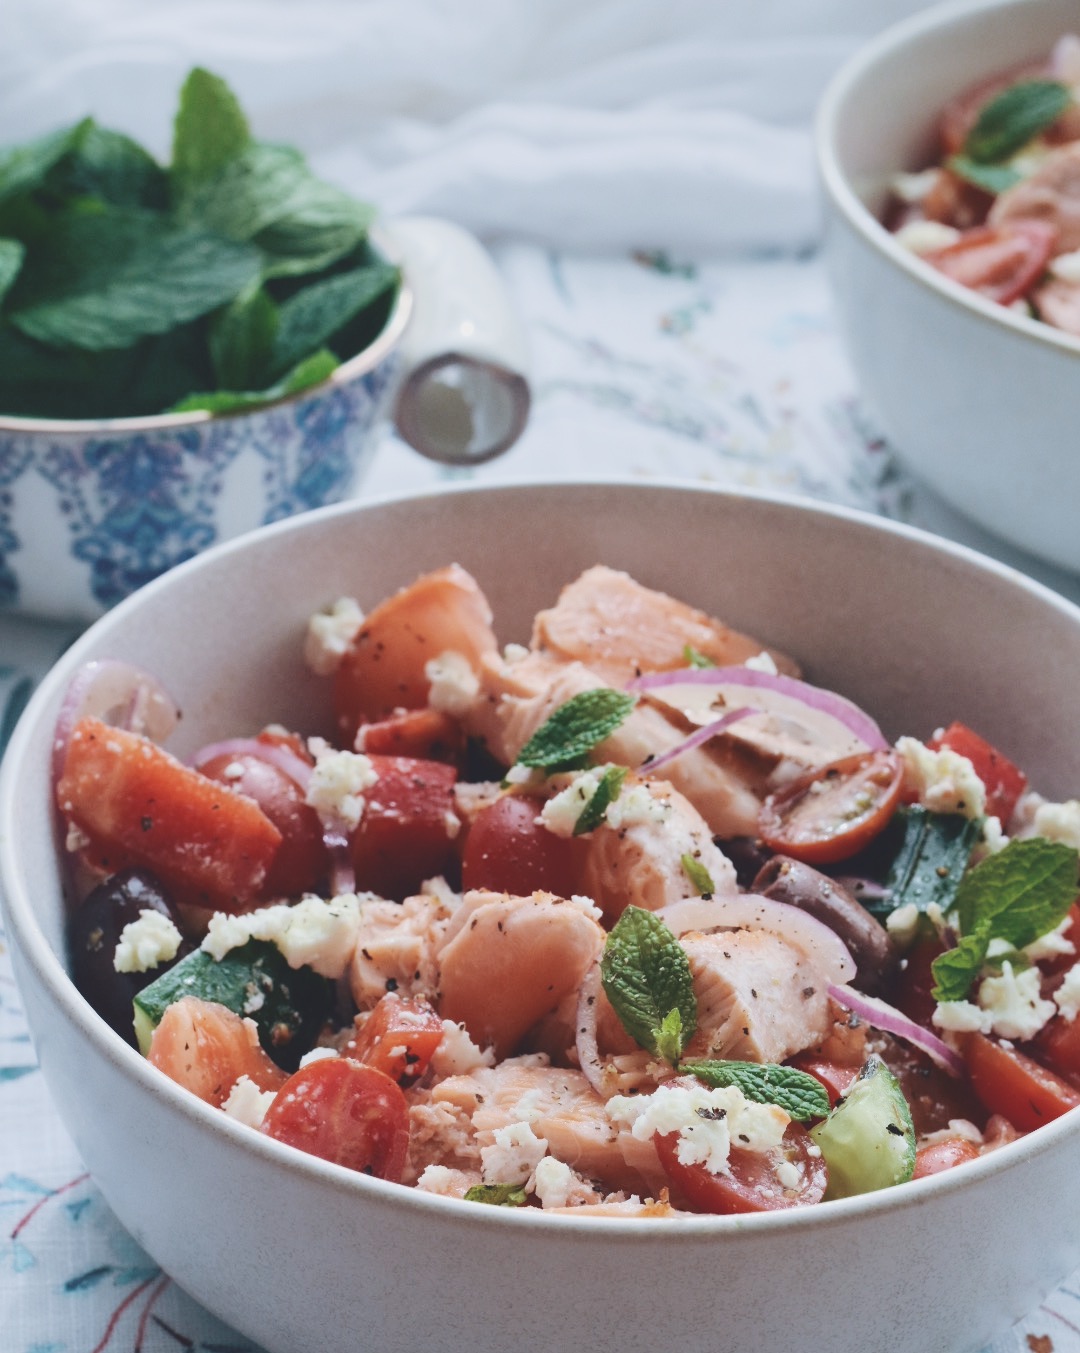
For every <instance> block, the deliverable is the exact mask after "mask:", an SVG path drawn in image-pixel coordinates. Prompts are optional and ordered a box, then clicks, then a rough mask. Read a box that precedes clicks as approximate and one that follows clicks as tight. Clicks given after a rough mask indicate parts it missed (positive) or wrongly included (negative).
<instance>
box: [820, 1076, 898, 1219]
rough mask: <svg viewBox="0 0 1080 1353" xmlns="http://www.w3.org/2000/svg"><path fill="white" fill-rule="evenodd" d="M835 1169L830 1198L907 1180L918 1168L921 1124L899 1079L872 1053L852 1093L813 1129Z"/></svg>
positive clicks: (831, 1172) (827, 1195)
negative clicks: (914, 1117) (913, 1115)
mask: <svg viewBox="0 0 1080 1353" xmlns="http://www.w3.org/2000/svg"><path fill="white" fill-rule="evenodd" d="M810 1135H811V1137H812V1138H813V1139H814V1141H815V1142H816V1143H817V1145H818V1146H819V1147H820V1148H821V1154H822V1155H823V1156H824V1157H825V1164H826V1166H827V1168H828V1171H829V1186H828V1188H827V1189H826V1190H825V1198H826V1201H827V1200H828V1199H830V1198H850V1197H851V1196H852V1195H853V1194H856V1193H871V1192H873V1190H875V1189H887V1188H891V1187H892V1186H893V1185H894V1184H903V1183H905V1182H906V1181H907V1180H909V1179H910V1178H911V1176H912V1174H913V1173H914V1171H915V1125H914V1123H912V1121H911V1110H910V1109H909V1108H908V1104H907V1100H906V1099H905V1098H904V1095H903V1091H902V1090H901V1089H900V1085H899V1083H898V1082H897V1079H896V1077H895V1076H894V1075H893V1073H892V1072H891V1071H890V1070H889V1068H888V1067H887V1066H886V1065H885V1063H884V1062H883V1061H882V1060H881V1058H880V1057H877V1056H871V1057H870V1058H869V1059H868V1061H867V1063H866V1065H865V1066H864V1067H863V1069H862V1071H860V1072H859V1078H858V1080H857V1081H856V1082H855V1084H854V1085H853V1086H852V1087H851V1089H850V1091H849V1092H848V1093H847V1095H846V1096H845V1097H844V1098H843V1099H842V1100H841V1101H840V1102H839V1103H838V1104H837V1106H836V1108H835V1109H833V1111H832V1113H830V1114H829V1116H828V1118H826V1119H825V1121H824V1122H823V1123H819V1124H818V1125H817V1127H815V1128H811V1129H810Z"/></svg>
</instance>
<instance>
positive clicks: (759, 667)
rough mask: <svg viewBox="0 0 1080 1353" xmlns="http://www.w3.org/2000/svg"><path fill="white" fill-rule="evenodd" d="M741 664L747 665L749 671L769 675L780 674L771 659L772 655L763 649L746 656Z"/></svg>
mask: <svg viewBox="0 0 1080 1353" xmlns="http://www.w3.org/2000/svg"><path fill="white" fill-rule="evenodd" d="M743 666H744V667H749V669H750V671H751V672H766V673H768V675H769V676H779V675H780V669H779V668H778V667H777V665H776V663H775V662H774V661H773V655H772V654H771V653H766V652H765V650H764V649H762V651H761V652H760V653H755V654H754V656H753V657H752V658H747V660H746V661H745V662H744V663H743Z"/></svg>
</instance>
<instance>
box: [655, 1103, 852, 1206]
mask: <svg viewBox="0 0 1080 1353" xmlns="http://www.w3.org/2000/svg"><path fill="white" fill-rule="evenodd" d="M655 1140H656V1151H657V1154H658V1155H659V1157H660V1164H661V1165H662V1166H663V1167H664V1173H665V1174H666V1175H667V1177H668V1179H669V1180H670V1181H671V1185H672V1190H673V1192H675V1193H676V1194H677V1195H678V1197H679V1199H680V1200H681V1201H682V1202H683V1203H684V1204H685V1205H686V1206H688V1207H690V1208H691V1209H692V1210H693V1211H695V1212H718V1213H724V1214H728V1213H732V1212H775V1211H779V1210H780V1209H781V1208H787V1207H803V1206H805V1205H806V1204H808V1203H819V1202H820V1201H821V1199H822V1198H823V1197H824V1195H825V1186H826V1184H827V1183H828V1176H827V1171H826V1168H825V1160H824V1158H823V1157H822V1155H821V1152H820V1151H818V1150H817V1149H816V1147H814V1146H813V1142H812V1141H811V1138H810V1134H809V1133H808V1132H807V1130H806V1128H804V1127H803V1126H802V1125H801V1124H800V1123H791V1124H789V1125H788V1129H787V1131H786V1132H785V1133H784V1141H783V1145H782V1146H781V1148H780V1151H779V1152H778V1153H774V1152H766V1151H744V1150H739V1149H737V1148H734V1147H733V1148H732V1150H731V1153H730V1155H729V1157H728V1170H729V1173H727V1174H714V1173H713V1171H712V1170H710V1169H708V1168H707V1167H706V1166H705V1165H701V1164H694V1165H687V1164H685V1163H684V1162H683V1161H681V1160H680V1159H679V1157H678V1144H679V1134H678V1133H677V1132H671V1133H667V1134H665V1135H663V1136H658V1137H657V1138H656V1139H655ZM778 1155H782V1156H783V1158H784V1159H785V1160H786V1161H787V1162H788V1163H789V1164H791V1165H794V1167H795V1169H796V1170H797V1172H798V1176H799V1181H798V1183H797V1184H796V1186H795V1187H794V1188H785V1187H784V1186H783V1185H781V1183H780V1181H779V1180H778V1179H777V1177H776V1165H777V1164H778V1163H779V1162H778V1159H777V1156H778Z"/></svg>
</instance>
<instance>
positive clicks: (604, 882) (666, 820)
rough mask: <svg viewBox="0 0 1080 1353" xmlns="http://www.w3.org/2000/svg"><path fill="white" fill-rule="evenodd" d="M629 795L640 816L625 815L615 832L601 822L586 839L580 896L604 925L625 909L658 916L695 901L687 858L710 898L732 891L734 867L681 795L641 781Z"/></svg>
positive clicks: (656, 783) (657, 782)
mask: <svg viewBox="0 0 1080 1353" xmlns="http://www.w3.org/2000/svg"><path fill="white" fill-rule="evenodd" d="M627 783H628V784H629V783H630V782H629V780H628V782H627ZM634 792H635V793H637V794H638V795H639V797H641V796H644V799H645V801H646V802H645V805H644V806H643V807H642V808H641V810H640V811H634V812H632V814H628V816H627V818H626V820H623V821H622V822H621V824H620V825H619V826H617V827H616V826H612V825H611V824H610V823H608V822H604V823H603V824H601V826H599V827H597V828H596V829H595V830H594V831H593V832H592V833H590V834H589V836H588V837H587V840H588V853H587V854H586V856H585V866H584V871H583V876H582V880H581V884H582V886H581V891H582V893H584V894H585V895H586V896H587V897H590V898H592V900H593V901H594V902H595V903H596V905H597V906H598V907H599V908H600V909H601V911H603V913H604V917H605V919H606V920H608V921H610V922H613V921H616V920H618V918H619V917H620V916H621V915H622V913H623V911H624V910H625V909H626V908H627V907H628V906H631V905H633V906H635V907H642V908H644V910H646V911H658V910H659V909H660V908H661V907H665V906H667V905H668V904H669V903H672V902H677V901H680V900H681V899H682V898H685V897H693V896H695V895H696V892H697V889H696V887H695V885H694V884H693V883H692V882H691V880H690V877H689V875H688V874H687V872H686V865H685V863H684V860H685V859H686V858H687V857H689V858H690V859H693V860H694V861H695V862H696V863H697V865H699V866H700V867H701V868H702V869H703V870H705V872H706V873H707V874H708V876H709V878H710V879H711V880H712V884H713V889H712V890H713V891H714V892H716V893H724V892H735V891H736V889H737V886H738V885H737V882H736V877H735V867H734V865H733V864H732V863H731V861H730V860H729V859H728V858H727V856H726V855H724V853H723V852H722V851H721V850H720V848H719V847H718V846H717V845H716V844H715V843H714V842H713V838H712V832H711V830H710V828H709V825H708V823H707V822H706V821H705V819H704V818H703V817H702V815H701V814H700V813H699V812H698V811H697V809H696V808H695V807H694V805H693V804H692V803H691V802H690V800H689V799H688V798H686V796H685V795H683V794H680V793H679V791H678V790H677V789H675V788H674V786H672V785H670V784H668V783H666V782H665V781H662V780H653V781H649V780H645V781H641V782H640V783H639V784H638V786H637V789H636V791H634ZM625 793H626V787H625V786H624V794H625Z"/></svg>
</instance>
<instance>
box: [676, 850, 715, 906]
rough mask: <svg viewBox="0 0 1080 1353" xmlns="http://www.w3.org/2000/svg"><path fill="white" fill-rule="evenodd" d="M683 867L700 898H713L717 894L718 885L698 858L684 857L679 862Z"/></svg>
mask: <svg viewBox="0 0 1080 1353" xmlns="http://www.w3.org/2000/svg"><path fill="white" fill-rule="evenodd" d="M679 863H680V864H681V865H682V867H683V873H684V874H685V875H686V877H687V878H688V879H689V880H690V882H691V884H692V885H693V887H694V891H695V892H696V893H697V895H698V897H712V895H713V893H715V892H716V885H715V884H714V883H713V881H712V875H711V874H710V873H709V871H708V870H707V869H706V868H705V866H704V865H703V864H702V863H701V861H700V860H699V859H698V858H697V856H696V855H690V854H686V855H683V856H682V857H681V859H680V861H679Z"/></svg>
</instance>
